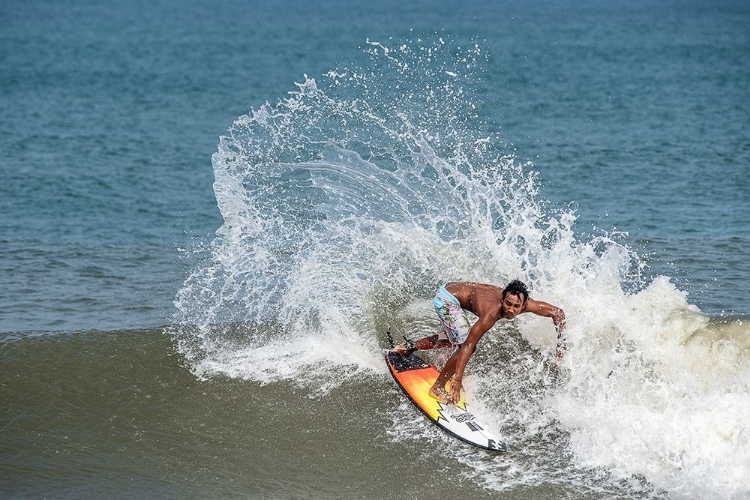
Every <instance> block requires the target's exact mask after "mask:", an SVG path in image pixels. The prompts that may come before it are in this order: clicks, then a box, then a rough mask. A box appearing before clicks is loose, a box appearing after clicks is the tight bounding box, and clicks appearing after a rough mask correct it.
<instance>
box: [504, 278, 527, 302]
mask: <svg viewBox="0 0 750 500" xmlns="http://www.w3.org/2000/svg"><path fill="white" fill-rule="evenodd" d="M508 294H511V295H521V296H522V297H523V301H524V302H526V300H528V298H529V289H528V288H526V285H525V284H524V283H523V282H522V281H519V280H513V281H511V282H510V283H508V284H507V285H506V286H505V288H503V299H504V298H505V296H506V295H508Z"/></svg>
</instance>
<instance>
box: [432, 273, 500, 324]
mask: <svg viewBox="0 0 750 500" xmlns="http://www.w3.org/2000/svg"><path fill="white" fill-rule="evenodd" d="M445 288H446V290H448V291H449V292H450V293H451V294H452V295H453V296H454V297H456V298H457V299H458V301H459V302H460V303H461V307H462V308H463V309H465V310H467V311H470V312H472V313H474V314H475V315H477V316H479V317H480V318H481V317H484V316H487V315H491V316H497V317H500V314H501V312H500V311H501V307H502V304H503V289H502V288H500V287H497V286H494V285H487V284H484V283H472V282H468V281H466V282H464V281H460V282H452V283H448V284H446V285H445Z"/></svg>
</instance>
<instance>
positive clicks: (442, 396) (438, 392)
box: [429, 386, 453, 405]
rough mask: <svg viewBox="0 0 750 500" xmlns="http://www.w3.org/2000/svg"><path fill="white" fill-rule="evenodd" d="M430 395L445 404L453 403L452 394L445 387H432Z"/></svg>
mask: <svg viewBox="0 0 750 500" xmlns="http://www.w3.org/2000/svg"><path fill="white" fill-rule="evenodd" d="M429 394H430V396H432V397H433V398H435V399H437V400H438V401H440V402H441V403H444V404H447V405H449V404H453V399H452V398H451V396H450V394H448V391H446V390H445V389H443V388H442V387H434V386H433V387H430V393H429Z"/></svg>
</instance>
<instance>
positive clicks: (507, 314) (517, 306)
mask: <svg viewBox="0 0 750 500" xmlns="http://www.w3.org/2000/svg"><path fill="white" fill-rule="evenodd" d="M522 310H523V300H522V299H521V296H520V295H515V294H511V293H506V294H505V297H503V318H505V319H513V318H515V317H516V316H518V314H519V313H520V312H521V311H522Z"/></svg>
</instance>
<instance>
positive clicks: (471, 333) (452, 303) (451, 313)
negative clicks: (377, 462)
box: [394, 280, 565, 403]
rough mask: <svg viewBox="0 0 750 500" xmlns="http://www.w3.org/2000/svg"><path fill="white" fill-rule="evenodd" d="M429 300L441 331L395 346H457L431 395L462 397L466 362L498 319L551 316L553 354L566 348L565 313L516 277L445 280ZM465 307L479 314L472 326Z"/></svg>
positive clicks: (444, 399)
mask: <svg viewBox="0 0 750 500" xmlns="http://www.w3.org/2000/svg"><path fill="white" fill-rule="evenodd" d="M432 304H433V306H434V307H435V311H436V312H437V314H438V317H439V318H440V326H441V330H440V332H439V333H438V334H437V335H433V336H431V337H425V338H422V339H419V340H417V341H416V342H414V343H413V345H407V344H399V345H397V346H395V347H394V350H395V351H396V352H399V353H402V354H405V353H407V352H410V351H412V350H424V349H438V348H441V347H453V346H458V347H459V349H458V350H457V351H456V352H455V353H454V354H453V355H452V356H451V357H450V358H449V359H448V361H447V362H446V363H445V367H443V370H442V371H441V372H440V375H439V376H438V378H437V380H436V381H435V384H434V385H433V386H432V387H431V388H430V396H432V397H433V398H435V399H437V400H439V401H441V402H443V403H452V402H455V401H459V400H460V399H461V390H462V389H463V386H462V384H461V380H462V379H463V374H464V369H465V368H466V364H467V363H468V362H469V358H470V357H471V355H472V354H474V350H475V349H476V346H477V342H479V339H481V338H482V336H483V335H484V334H485V333H487V331H488V330H489V329H490V328H492V326H493V325H494V324H495V323H497V322H498V321H499V320H500V319H513V318H515V317H516V316H518V315H519V314H523V313H534V314H537V315H539V316H544V317H547V318H552V322H553V323H554V324H555V329H556V330H557V349H556V351H555V355H556V356H557V358H558V359H559V358H562V355H563V351H564V350H565V334H564V330H565V313H564V312H563V310H562V309H560V308H559V307H557V306H553V305H552V304H548V303H546V302H541V301H539V300H534V299H531V298H529V290H528V288H526V285H525V284H524V283H522V282H521V281H519V280H514V281H511V282H510V283H508V285H507V286H506V287H505V288H500V287H497V286H494V285H486V284H483V283H470V282H453V283H446V284H445V285H443V286H442V287H440V289H439V290H438V291H437V294H436V295H435V298H434V299H433V300H432ZM466 311H469V312H471V313H473V314H475V315H476V316H477V317H478V319H477V321H476V323H474V325H473V326H471V324H470V323H469V319H468V318H467V317H466ZM448 380H450V381H451V384H450V392H448V391H446V390H445V384H446V383H447V382H448Z"/></svg>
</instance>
